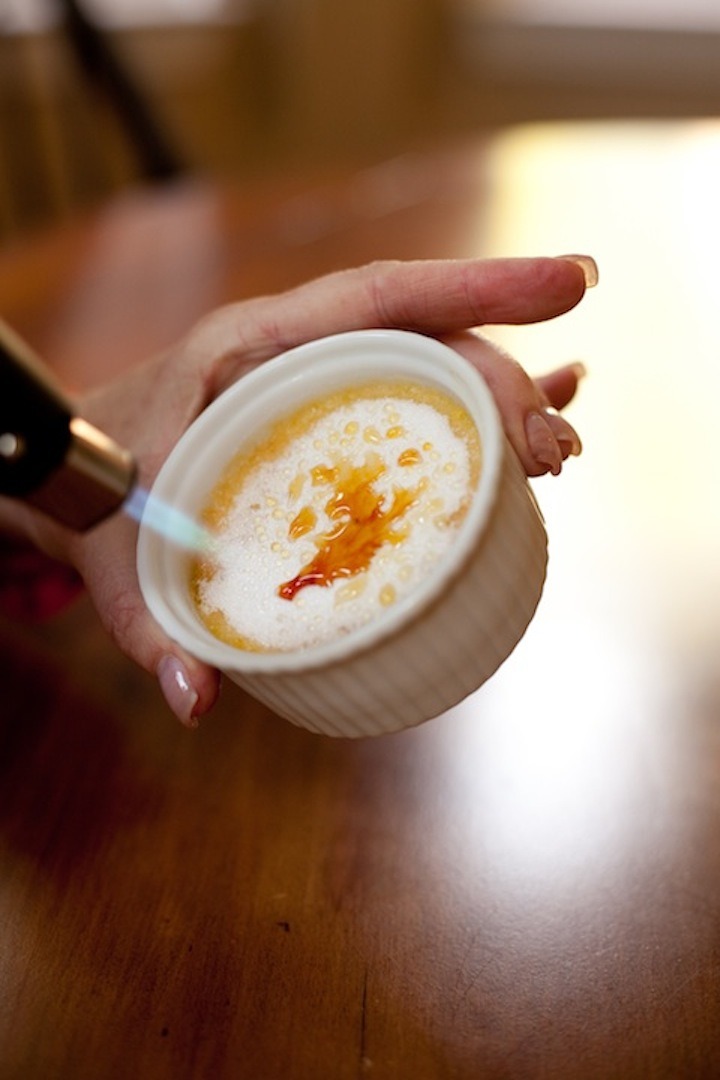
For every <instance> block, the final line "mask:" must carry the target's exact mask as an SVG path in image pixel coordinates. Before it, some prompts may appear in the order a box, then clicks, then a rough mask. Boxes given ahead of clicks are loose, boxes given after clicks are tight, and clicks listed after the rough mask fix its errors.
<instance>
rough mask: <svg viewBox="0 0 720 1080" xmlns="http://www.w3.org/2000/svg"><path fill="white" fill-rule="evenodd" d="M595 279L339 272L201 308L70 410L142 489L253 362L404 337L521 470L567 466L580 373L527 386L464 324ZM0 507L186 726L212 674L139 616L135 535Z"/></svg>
mask: <svg viewBox="0 0 720 1080" xmlns="http://www.w3.org/2000/svg"><path fill="white" fill-rule="evenodd" d="M596 280H597V272H596V269H595V265H594V263H593V261H592V259H589V258H588V257H584V256H568V257H566V258H560V259H549V258H540V259H498V260H487V261H480V260H467V261H449V262H444V261H442V262H434V261H429V262H408V263H388V262H381V263H376V264H371V265H369V266H365V267H360V268H358V269H354V270H346V271H342V272H338V273H335V274H331V275H328V276H326V277H323V278H320V279H318V280H316V281H312V282H310V283H308V284H305V285H302V286H300V287H299V288H296V289H293V290H291V291H290V292H287V293H283V294H280V295H277V296H267V297H260V298H257V299H252V300H247V301H243V302H240V303H236V304H231V305H228V306H226V307H224V308H221V309H219V310H217V311H215V312H213V313H212V314H211V315H209V316H207V317H206V318H205V319H203V320H202V321H201V322H200V323H199V324H198V325H197V326H196V327H195V329H194V330H193V331H192V332H191V333H190V334H189V335H188V337H187V338H186V339H185V340H184V341H182V342H181V343H180V344H179V345H178V346H177V347H175V348H173V349H172V350H170V351H169V352H168V353H166V354H165V355H163V356H160V357H158V358H155V359H153V360H150V361H148V362H147V363H145V364H143V365H141V366H139V367H137V368H134V369H132V370H131V371H129V372H128V373H127V374H126V375H124V376H123V377H121V378H120V379H118V380H117V381H115V382H113V383H111V384H109V385H107V386H105V387H103V388H102V389H101V390H99V391H95V392H93V393H92V394H89V395H87V396H86V397H84V398H83V399H82V400H81V401H79V402H78V412H79V413H80V415H82V416H84V417H85V418H86V419H88V420H89V421H91V422H92V423H93V424H95V425H96V426H97V427H99V428H100V429H101V430H103V431H105V432H107V433H108V434H109V435H111V436H113V437H114V438H115V439H117V441H118V442H119V443H121V444H122V445H123V446H126V447H127V448H129V449H130V450H131V451H132V452H133V454H134V455H135V458H136V461H137V463H138V467H139V472H140V482H141V483H142V484H143V486H145V487H149V486H150V485H151V484H152V482H153V480H154V478H155V476H156V475H157V472H158V470H159V468H160V466H161V465H162V463H163V461H164V460H165V458H166V457H167V455H168V453H169V452H170V450H171V449H172V447H173V446H174V444H175V443H176V442H177V440H178V438H179V437H180V436H181V435H182V433H183V432H184V431H185V429H186V428H187V426H188V425H189V424H190V423H191V422H192V420H193V419H194V418H195V417H196V416H197V415H198V414H199V413H200V412H201V411H202V409H203V408H204V407H205V406H206V405H208V404H209V402H210V401H212V400H213V398H214V397H216V396H217V394H219V393H220V392H221V391H222V390H223V389H225V388H226V387H227V386H229V385H230V384H231V383H232V382H234V381H235V380H236V379H237V378H239V377H240V376H242V375H243V374H245V373H246V372H248V371H249V370H251V369H252V368H254V367H256V366H257V365H258V364H261V363H263V362H264V361H265V360H268V359H270V358H271V357H273V356H276V355H277V354H279V353H281V352H283V351H285V350H286V349H289V348H291V347H293V346H295V345H300V344H302V343H304V342H306V341H310V340H312V339H314V338H319V337H324V336H326V335H328V334H333V333H339V332H342V331H346V330H355V329H364V328H396V329H405V330H414V331H418V332H420V333H424V334H429V335H432V336H435V337H438V338H442V339H443V340H444V341H446V342H447V343H449V344H450V345H451V346H453V347H454V348H456V349H457V350H458V351H459V352H461V353H463V354H464V355H465V356H466V357H468V359H469V360H470V361H471V362H472V363H473V364H475V365H476V366H477V368H478V369H479V370H480V371H481V372H482V374H483V375H484V377H485V379H486V381H487V382H488V384H489V386H490V389H491V390H492V392H493V395H494V397H495V400H496V402H497V404H498V407H499V410H500V413H501V415H502V420H503V424H504V427H505V431H506V433H507V436H508V438H509V440H510V442H511V444H512V446H513V447H514V449H515V451H516V453H517V454H518V456H519V458H520V460H521V462H522V463H523V466H524V467H525V469H526V471H527V473H528V475H529V476H539V475H541V474H543V473H546V472H551V473H553V474H557V473H559V472H560V469H561V466H562V462H563V460H564V459H565V458H567V457H568V456H569V455H571V454H578V453H579V452H580V440H579V438H578V436H577V434H576V432H575V431H574V429H573V428H572V427H571V426H570V424H568V423H567V421H566V420H564V419H563V417H561V416H560V415H559V413H558V411H557V410H559V409H562V408H563V407H564V406H565V405H566V404H567V403H568V402H569V401H570V400H571V399H572V397H573V395H574V393H575V390H576V388H577V383H578V379H579V377H580V375H581V373H582V368H581V366H580V365H568V366H566V367H563V368H560V369H558V370H557V371H555V372H553V373H552V374H550V375H548V376H546V377H545V378H542V379H538V380H536V381H535V382H533V381H532V380H531V379H530V378H529V377H528V376H527V375H526V374H525V372H524V371H523V369H522V368H521V367H520V366H519V365H518V364H517V363H516V362H515V361H514V360H512V359H510V358H509V357H508V356H507V355H505V354H504V353H502V352H501V351H500V350H499V349H498V348H497V347H496V346H494V345H493V344H491V343H490V342H489V341H488V340H487V339H485V338H484V337H482V336H481V335H480V334H479V333H478V332H477V329H476V328H477V327H479V326H484V325H489V324H509V323H532V322H538V321H541V320H545V319H550V318H554V317H555V316H557V315H560V314H562V313H563V312H566V311H568V310H569V309H570V308H572V307H574V306H575V305H576V304H577V303H578V302H579V301H580V299H581V298H582V296H583V294H584V292H585V288H586V287H587V286H588V285H592V284H595V282H596ZM0 510H1V514H0V517H1V519H2V521H3V522H4V523H5V525H6V526H7V527H9V528H11V529H13V530H14V531H18V532H21V533H22V534H24V535H25V536H27V537H28V538H30V539H31V540H32V541H33V542H34V543H35V544H36V545H37V546H38V547H40V548H41V549H42V550H44V551H47V552H48V553H50V554H52V555H54V556H55V557H60V558H63V559H64V560H66V561H68V562H70V563H71V564H72V565H74V566H75V568H76V569H77V570H78V571H79V573H80V575H81V576H82V578H83V579H84V582H85V585H86V587H87V589H88V592H89V594H90V596H91V598H92V600H93V602H94V604H95V606H96V608H97V610H98V612H99V614H100V617H101V619H102V621H103V624H104V625H105V626H106V628H107V629H108V631H109V632H110V634H111V635H112V637H113V639H114V640H115V642H116V643H117V645H118V646H119V647H120V649H122V650H123V652H125V653H126V654H127V655H128V656H130V657H131V658H132V659H133V660H135V661H136V662H137V663H138V664H140V665H141V666H142V667H143V668H145V669H146V670H147V671H149V672H151V673H153V674H155V675H156V676H157V677H158V679H159V681H160V685H161V687H162V690H163V692H164V694H165V697H166V699H167V701H168V703H169V705H170V706H171V708H172V709H173V711H174V712H175V713H176V715H177V716H178V717H179V718H180V719H181V720H182V721H183V722H184V723H185V724H188V725H191V726H192V725H194V724H195V723H196V721H197V718H198V717H199V716H201V715H202V714H204V713H206V712H207V711H208V710H209V709H210V708H211V707H212V705H213V703H214V701H215V699H216V697H217V694H218V690H219V674H218V672H217V671H215V670H214V669H212V668H210V667H208V666H207V665H205V664H202V663H200V662H199V661H198V660H196V659H195V658H194V657H191V656H189V655H187V654H186V653H185V652H184V651H183V650H182V649H180V648H179V647H178V646H177V645H176V644H175V643H174V642H172V641H170V640H169V639H168V638H167V637H166V636H165V634H164V633H163V631H162V630H161V629H160V627H159V626H157V624H156V623H155V622H154V620H153V619H152V618H151V616H150V614H149V613H148V611H147V609H146V608H145V605H144V604H143V601H142V597H141V595H140V591H139V587H138V581H137V575H136V572H135V544H136V537H137V528H136V526H134V525H133V524H132V523H131V522H130V521H128V520H126V519H125V518H124V517H123V516H122V515H116V516H115V517H114V518H113V519H111V520H108V521H106V522H104V523H103V524H101V525H100V526H98V527H97V528H95V529H93V530H92V531H90V532H89V533H87V534H83V535H79V534H73V533H71V532H69V531H68V530H66V529H63V528H62V527H61V526H58V525H56V524H55V523H53V522H50V521H49V520H48V519H46V518H43V517H42V516H41V515H39V514H37V513H35V512H34V511H32V510H30V509H29V508H28V507H26V506H24V505H21V504H13V503H11V502H10V501H9V500H2V506H1V507H0Z"/></svg>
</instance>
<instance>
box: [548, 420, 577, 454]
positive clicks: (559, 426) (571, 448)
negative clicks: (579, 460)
mask: <svg viewBox="0 0 720 1080" xmlns="http://www.w3.org/2000/svg"><path fill="white" fill-rule="evenodd" d="M545 416H546V417H547V422H548V424H549V425H550V427H551V428H552V433H553V435H554V436H555V438H556V440H557V442H558V443H559V445H560V452H561V454H562V457H563V460H564V459H565V458H566V457H569V456H572V457H578V455H579V454H581V453H582V442H581V441H580V436H579V435H578V433H577V431H576V430H575V428H574V427H573V426H572V424H568V422H567V420H566V419H565V417H564V416H561V415H560V413H559V412H558V411H557V409H552V408H549V409H546V410H545Z"/></svg>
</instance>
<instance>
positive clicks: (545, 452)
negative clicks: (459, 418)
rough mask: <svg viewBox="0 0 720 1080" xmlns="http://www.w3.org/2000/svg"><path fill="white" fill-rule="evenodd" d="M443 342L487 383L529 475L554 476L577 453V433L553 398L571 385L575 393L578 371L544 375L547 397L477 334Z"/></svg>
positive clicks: (579, 444) (512, 362)
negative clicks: (474, 368) (560, 412)
mask: <svg viewBox="0 0 720 1080" xmlns="http://www.w3.org/2000/svg"><path fill="white" fill-rule="evenodd" d="M444 341H445V342H446V344H448V345H450V346H451V347H452V348H454V349H456V350H457V352H459V353H460V354H461V355H463V356H465V357H466V359H468V360H469V361H470V362H471V363H472V364H473V365H474V366H475V367H476V368H477V369H478V371H479V372H480V374H481V375H482V376H483V378H484V379H485V381H486V383H487V384H488V387H489V389H490V392H491V393H492V395H493V397H494V399H495V402H496V404H497V407H498V410H499V412H500V416H501V418H502V423H503V428H504V430H505V434H506V435H507V437H508V440H509V441H510V444H511V445H512V447H513V449H514V450H515V452H516V454H517V455H518V457H519V458H520V461H521V462H522V464H523V467H524V468H525V471H526V472H527V474H528V476H542V475H544V474H545V473H548V472H550V473H552V474H553V475H554V476H556V475H557V474H558V473H559V472H560V470H561V468H562V463H563V461H564V460H565V459H566V458H567V457H569V456H570V455H576V454H579V453H580V451H581V448H582V447H581V443H580V438H579V436H578V434H577V432H576V431H575V429H574V428H573V427H572V426H571V425H570V424H569V423H568V422H567V420H565V419H564V417H562V416H560V414H559V413H558V412H557V409H556V407H555V400H558V401H560V400H561V399H562V398H563V397H564V396H565V395H566V394H567V393H568V392H569V391H570V389H571V384H572V393H574V392H575V389H576V388H577V382H578V379H579V375H580V372H579V370H578V369H575V368H573V370H572V371H569V370H568V369H560V372H559V373H556V372H553V373H552V375H549V376H546V377H545V379H544V383H545V385H546V386H548V387H549V389H550V391H551V393H552V394H554V395H555V397H548V396H546V393H545V390H544V387H543V385H542V384H541V383H540V382H539V383H534V382H533V380H532V379H530V377H529V376H528V375H527V374H526V373H525V371H524V370H523V369H522V368H521V367H520V365H519V364H517V363H516V362H515V361H514V360H513V359H512V358H511V357H510V356H508V355H507V354H506V353H504V352H503V351H502V350H501V349H499V348H498V347H497V346H496V345H494V344H492V343H491V342H489V341H488V340H487V339H486V338H483V337H481V336H480V335H479V334H475V333H469V332H466V333H463V334H453V335H450V336H446V337H445V338H444ZM572 393H571V394H570V396H572ZM568 400H569V399H568Z"/></svg>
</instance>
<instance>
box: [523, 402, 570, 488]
mask: <svg viewBox="0 0 720 1080" xmlns="http://www.w3.org/2000/svg"><path fill="white" fill-rule="evenodd" d="M525 435H526V437H527V441H528V446H529V448H530V453H531V454H532V456H533V457H534V459H535V461H536V462H537V463H538V465H541V466H544V467H545V471H546V472H551V473H552V474H553V476H557V474H558V473H559V472H560V470H561V468H562V462H563V458H562V452H561V450H560V447H559V446H558V443H557V439H556V438H555V436H554V434H553V430H552V428H551V427H550V425H549V423H548V422H547V420H546V419H545V417H544V416H541V414H540V413H537V412H532V413H529V414H528V416H527V418H526V420H525Z"/></svg>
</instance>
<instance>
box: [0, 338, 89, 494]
mask: <svg viewBox="0 0 720 1080" xmlns="http://www.w3.org/2000/svg"><path fill="white" fill-rule="evenodd" d="M71 418H72V412H71V409H70V406H69V404H68V402H67V401H66V400H65V398H64V397H63V395H62V393H61V392H60V391H59V390H58V389H56V387H55V386H54V385H53V383H52V380H51V378H50V376H49V375H48V374H47V372H46V371H45V370H44V369H43V367H42V366H41V365H40V363H39V362H38V361H37V360H36V358H35V357H34V355H33V354H32V353H31V352H30V350H29V349H28V348H27V346H26V345H25V344H24V342H23V341H22V340H21V339H20V338H18V337H17V335H16V334H15V333H14V332H13V331H12V330H11V329H10V328H9V327H8V326H6V325H5V324H3V323H2V322H0V494H3V495H10V496H15V497H22V496H23V495H27V494H29V493H30V492H32V491H34V490H35V489H36V488H37V487H39V486H40V485H41V484H42V483H43V482H44V481H45V480H46V479H47V477H48V476H49V475H50V474H51V473H52V472H53V471H54V470H55V469H57V468H58V466H60V465H61V463H62V462H63V461H64V460H65V457H66V455H67V452H68V448H69V446H70V442H71V432H70V420H71Z"/></svg>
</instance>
